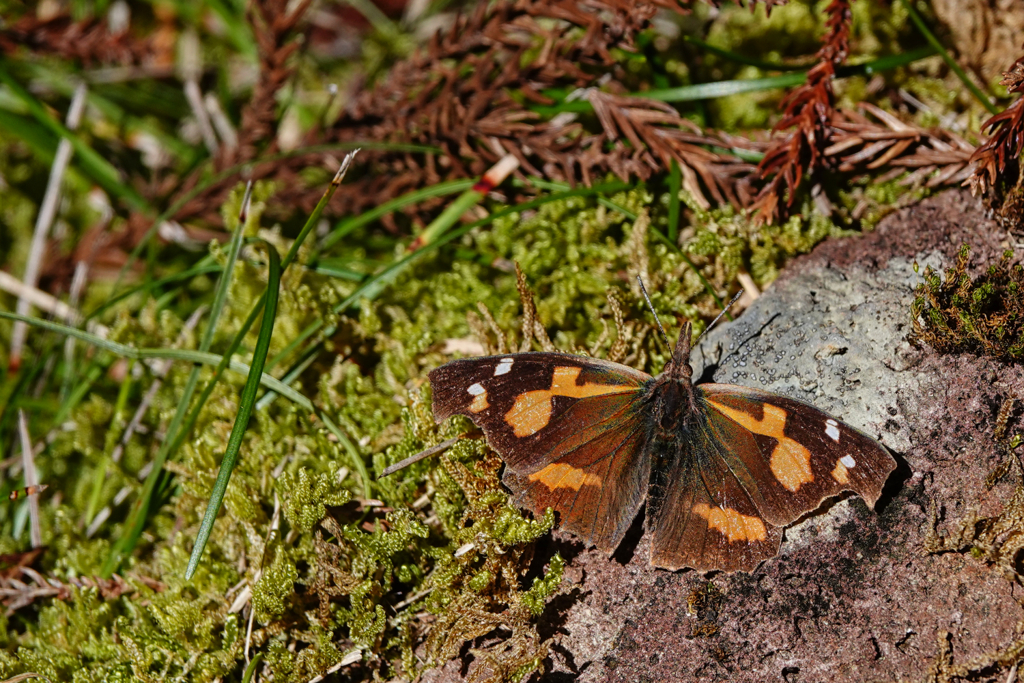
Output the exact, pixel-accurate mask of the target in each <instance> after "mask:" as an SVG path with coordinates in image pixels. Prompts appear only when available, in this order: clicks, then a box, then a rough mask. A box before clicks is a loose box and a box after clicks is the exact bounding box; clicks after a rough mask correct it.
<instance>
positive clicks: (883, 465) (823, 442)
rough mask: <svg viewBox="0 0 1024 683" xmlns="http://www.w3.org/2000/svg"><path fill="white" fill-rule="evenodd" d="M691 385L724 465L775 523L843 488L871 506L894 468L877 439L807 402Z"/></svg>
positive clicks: (742, 389)
mask: <svg viewBox="0 0 1024 683" xmlns="http://www.w3.org/2000/svg"><path fill="white" fill-rule="evenodd" d="M695 390H696V395H697V397H698V401H699V402H701V403H703V405H704V409H705V412H706V415H707V429H708V430H709V433H710V437H711V438H712V439H714V440H715V441H717V442H719V443H721V444H722V445H723V447H724V448H722V449H721V452H722V456H723V461H724V463H725V464H726V466H727V467H728V468H729V470H730V471H731V473H732V474H733V475H734V476H735V477H736V479H737V480H738V481H739V482H740V483H741V485H742V486H743V488H744V490H745V491H746V492H747V494H748V495H749V497H750V498H751V499H752V500H753V501H754V502H755V504H756V505H757V508H758V510H759V512H760V513H761V514H762V515H763V516H764V518H765V519H766V520H768V521H769V522H770V523H772V524H774V525H785V524H789V523H790V522H792V521H794V520H795V519H797V518H799V517H800V516H801V515H803V514H805V513H807V512H810V511H811V510H814V509H815V508H817V507H818V506H819V505H820V504H821V502H822V501H823V500H824V499H825V498H828V497H830V496H834V495H836V494H838V493H840V492H842V491H855V492H857V493H858V494H860V495H861V496H862V497H863V498H864V500H865V501H866V502H867V504H868V505H869V506H871V507H873V506H874V504H875V501H877V500H878V497H879V496H880V495H881V492H882V487H883V485H884V484H885V481H886V479H887V478H888V476H889V474H890V473H891V472H892V471H893V469H895V467H896V461H895V460H893V458H892V456H891V455H889V452H888V451H887V450H885V448H884V447H883V446H882V445H881V444H879V443H878V442H877V441H875V440H874V439H872V438H871V437H869V436H868V435H866V434H864V433H863V432H860V431H858V430H857V429H854V428H853V427H851V426H849V425H847V424H845V423H843V422H839V421H838V420H836V419H835V418H833V417H832V416H831V415H829V414H828V413H825V412H822V411H821V410H818V409H817V408H815V407H814V406H812V405H810V404H807V403H803V402H802V401H797V400H795V399H791V398H788V397H784V396H780V395H778V394H773V393H770V392H767V391H761V390H759V389H750V388H747V387H740V386H732V385H728V384H704V385H700V386H697V387H695Z"/></svg>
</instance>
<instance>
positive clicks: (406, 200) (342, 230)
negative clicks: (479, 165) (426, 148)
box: [318, 178, 475, 252]
mask: <svg viewBox="0 0 1024 683" xmlns="http://www.w3.org/2000/svg"><path fill="white" fill-rule="evenodd" d="M474 182H475V181H474V180H473V179H472V178H464V179H461V180H450V181H448V182H445V183H438V184H437V185H431V186H430V187H425V188H423V189H422V190H415V191H414V192H408V193H406V194H403V195H402V196H401V197H396V198H395V199H392V200H391V201H389V202H384V203H383V204H381V205H380V206H377V207H375V208H373V209H371V210H369V211H365V212H363V213H361V214H359V215H358V216H355V217H352V218H346V219H345V220H343V221H341V222H339V223H338V225H337V226H336V227H335V228H334V230H332V231H331V232H329V233H328V234H327V236H325V237H324V238H323V240H321V242H320V247H319V249H318V251H320V252H323V251H326V250H327V249H330V248H331V247H333V246H334V245H335V244H337V243H338V241H339V240H341V239H342V238H343V237H345V236H346V235H348V234H349V233H351V232H352V231H353V230H356V229H358V228H361V227H362V226H364V225H366V224H368V223H372V222H373V221H375V220H377V219H378V218H380V217H381V216H386V215H387V214H389V213H391V212H392V211H397V210H398V209H401V208H403V207H406V206H410V205H412V204H418V203H419V202H421V201H423V200H424V199H433V198H434V197H444V196H445V195H449V194H455V193H456V192H464V191H465V190H468V189H469V188H471V187H473V183H474Z"/></svg>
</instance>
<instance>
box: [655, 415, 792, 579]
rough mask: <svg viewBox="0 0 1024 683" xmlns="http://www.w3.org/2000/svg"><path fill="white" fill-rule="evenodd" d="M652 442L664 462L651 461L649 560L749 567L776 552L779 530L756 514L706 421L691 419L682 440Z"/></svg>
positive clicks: (704, 567)
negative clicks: (652, 467) (687, 430)
mask: <svg viewBox="0 0 1024 683" xmlns="http://www.w3.org/2000/svg"><path fill="white" fill-rule="evenodd" d="M651 448H652V452H651V454H650V456H649V457H650V458H652V459H653V460H654V461H655V462H656V463H664V465H662V466H661V467H659V465H658V464H655V473H654V475H653V477H652V480H651V489H650V493H649V496H648V499H647V517H646V519H645V526H646V529H647V532H648V533H649V534H650V536H651V564H652V565H653V566H655V567H662V568H664V569H671V570H676V569H682V568H683V567H691V568H693V569H697V570H700V571H711V570H723V571H736V570H742V571H752V570H753V569H755V568H756V567H757V565H758V564H760V563H761V562H762V561H763V560H766V559H768V558H770V557H773V556H775V555H776V554H777V553H778V551H779V544H780V543H781V542H782V532H781V530H780V529H779V528H778V527H776V526H775V525H773V524H771V523H769V522H768V521H767V520H765V519H764V518H763V517H762V515H761V514H760V513H759V512H758V509H757V506H756V505H755V503H754V501H753V500H752V499H751V497H750V496H749V495H748V494H747V492H746V490H745V487H744V485H743V484H742V483H741V482H740V481H739V480H738V479H737V478H736V476H735V475H734V474H733V473H732V472H731V471H730V469H729V467H728V466H727V464H726V462H727V455H726V453H725V452H724V451H725V449H726V446H724V445H723V444H721V443H719V442H716V441H715V439H714V438H713V435H712V432H711V431H710V429H709V428H708V426H707V425H706V424H701V420H699V419H698V420H697V421H696V422H691V424H690V430H689V432H688V434H687V438H685V439H679V440H674V441H673V440H660V441H656V442H653V441H652V443H651Z"/></svg>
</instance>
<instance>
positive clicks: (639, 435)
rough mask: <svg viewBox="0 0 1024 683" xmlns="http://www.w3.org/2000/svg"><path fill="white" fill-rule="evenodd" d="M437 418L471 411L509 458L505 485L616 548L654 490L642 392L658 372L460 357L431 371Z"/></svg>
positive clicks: (524, 501)
mask: <svg viewBox="0 0 1024 683" xmlns="http://www.w3.org/2000/svg"><path fill="white" fill-rule="evenodd" d="M430 381H431V386H432V387H433V391H434V417H435V418H436V419H437V420H438V421H440V420H444V419H446V418H448V417H449V416H451V415H454V414H461V415H466V416H467V417H469V418H470V419H471V420H473V422H474V423H476V424H477V425H478V426H479V427H480V428H481V429H483V431H484V434H485V435H486V437H487V442H488V443H489V444H490V445H491V447H492V448H494V450H496V451H497V452H498V453H499V454H500V455H501V456H502V459H503V460H504V461H505V463H506V469H505V474H504V477H503V481H504V482H505V484H506V485H507V486H508V487H509V488H510V489H511V490H512V493H513V494H514V498H515V501H516V503H517V504H518V505H520V506H521V507H525V508H527V509H529V510H531V511H532V512H534V513H535V514H541V513H543V511H544V509H545V508H547V507H551V508H553V509H555V510H556V511H557V512H558V513H559V516H560V524H561V526H562V527H563V528H565V529H567V530H569V531H570V532H572V533H573V534H575V535H576V536H578V537H579V538H580V539H582V540H584V541H586V542H587V543H589V544H592V545H596V546H597V547H598V548H600V549H602V550H605V551H609V552H610V551H612V550H614V549H615V547H616V546H617V545H618V543H619V541H620V540H621V538H622V536H623V535H624V534H625V533H626V531H627V530H628V528H629V525H630V523H631V522H632V520H633V518H634V517H635V516H636V513H637V510H638V509H639V507H640V504H641V503H642V502H643V498H644V495H645V493H646V490H647V485H648V478H649V472H650V465H649V462H648V460H647V459H646V458H645V457H643V456H644V453H643V451H644V444H645V441H646V426H645V424H646V423H645V421H644V419H643V414H642V413H643V410H644V406H643V405H642V401H640V400H639V399H640V397H641V396H642V394H643V390H644V387H645V386H646V385H647V383H648V382H650V381H651V377H650V376H649V375H646V374H644V373H642V372H638V371H636V370H633V369H632V368H628V367H626V366H624V365H619V364H617V363H611V362H608V361H602V360H597V359H592V358H585V357H582V356H573V355H569V354H560V353H520V354H510V355H507V356H489V357H485V358H471V359H466V360H457V361H453V362H451V363H448V364H446V365H443V366H441V367H440V368H437V369H436V370H434V371H433V372H431V373H430Z"/></svg>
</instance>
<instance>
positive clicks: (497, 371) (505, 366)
mask: <svg viewBox="0 0 1024 683" xmlns="http://www.w3.org/2000/svg"><path fill="white" fill-rule="evenodd" d="M510 370H512V359H511V358H502V359H501V362H500V363H498V367H496V368H494V376H495V377H497V376H498V375H504V374H506V373H508V372H509V371H510Z"/></svg>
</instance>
